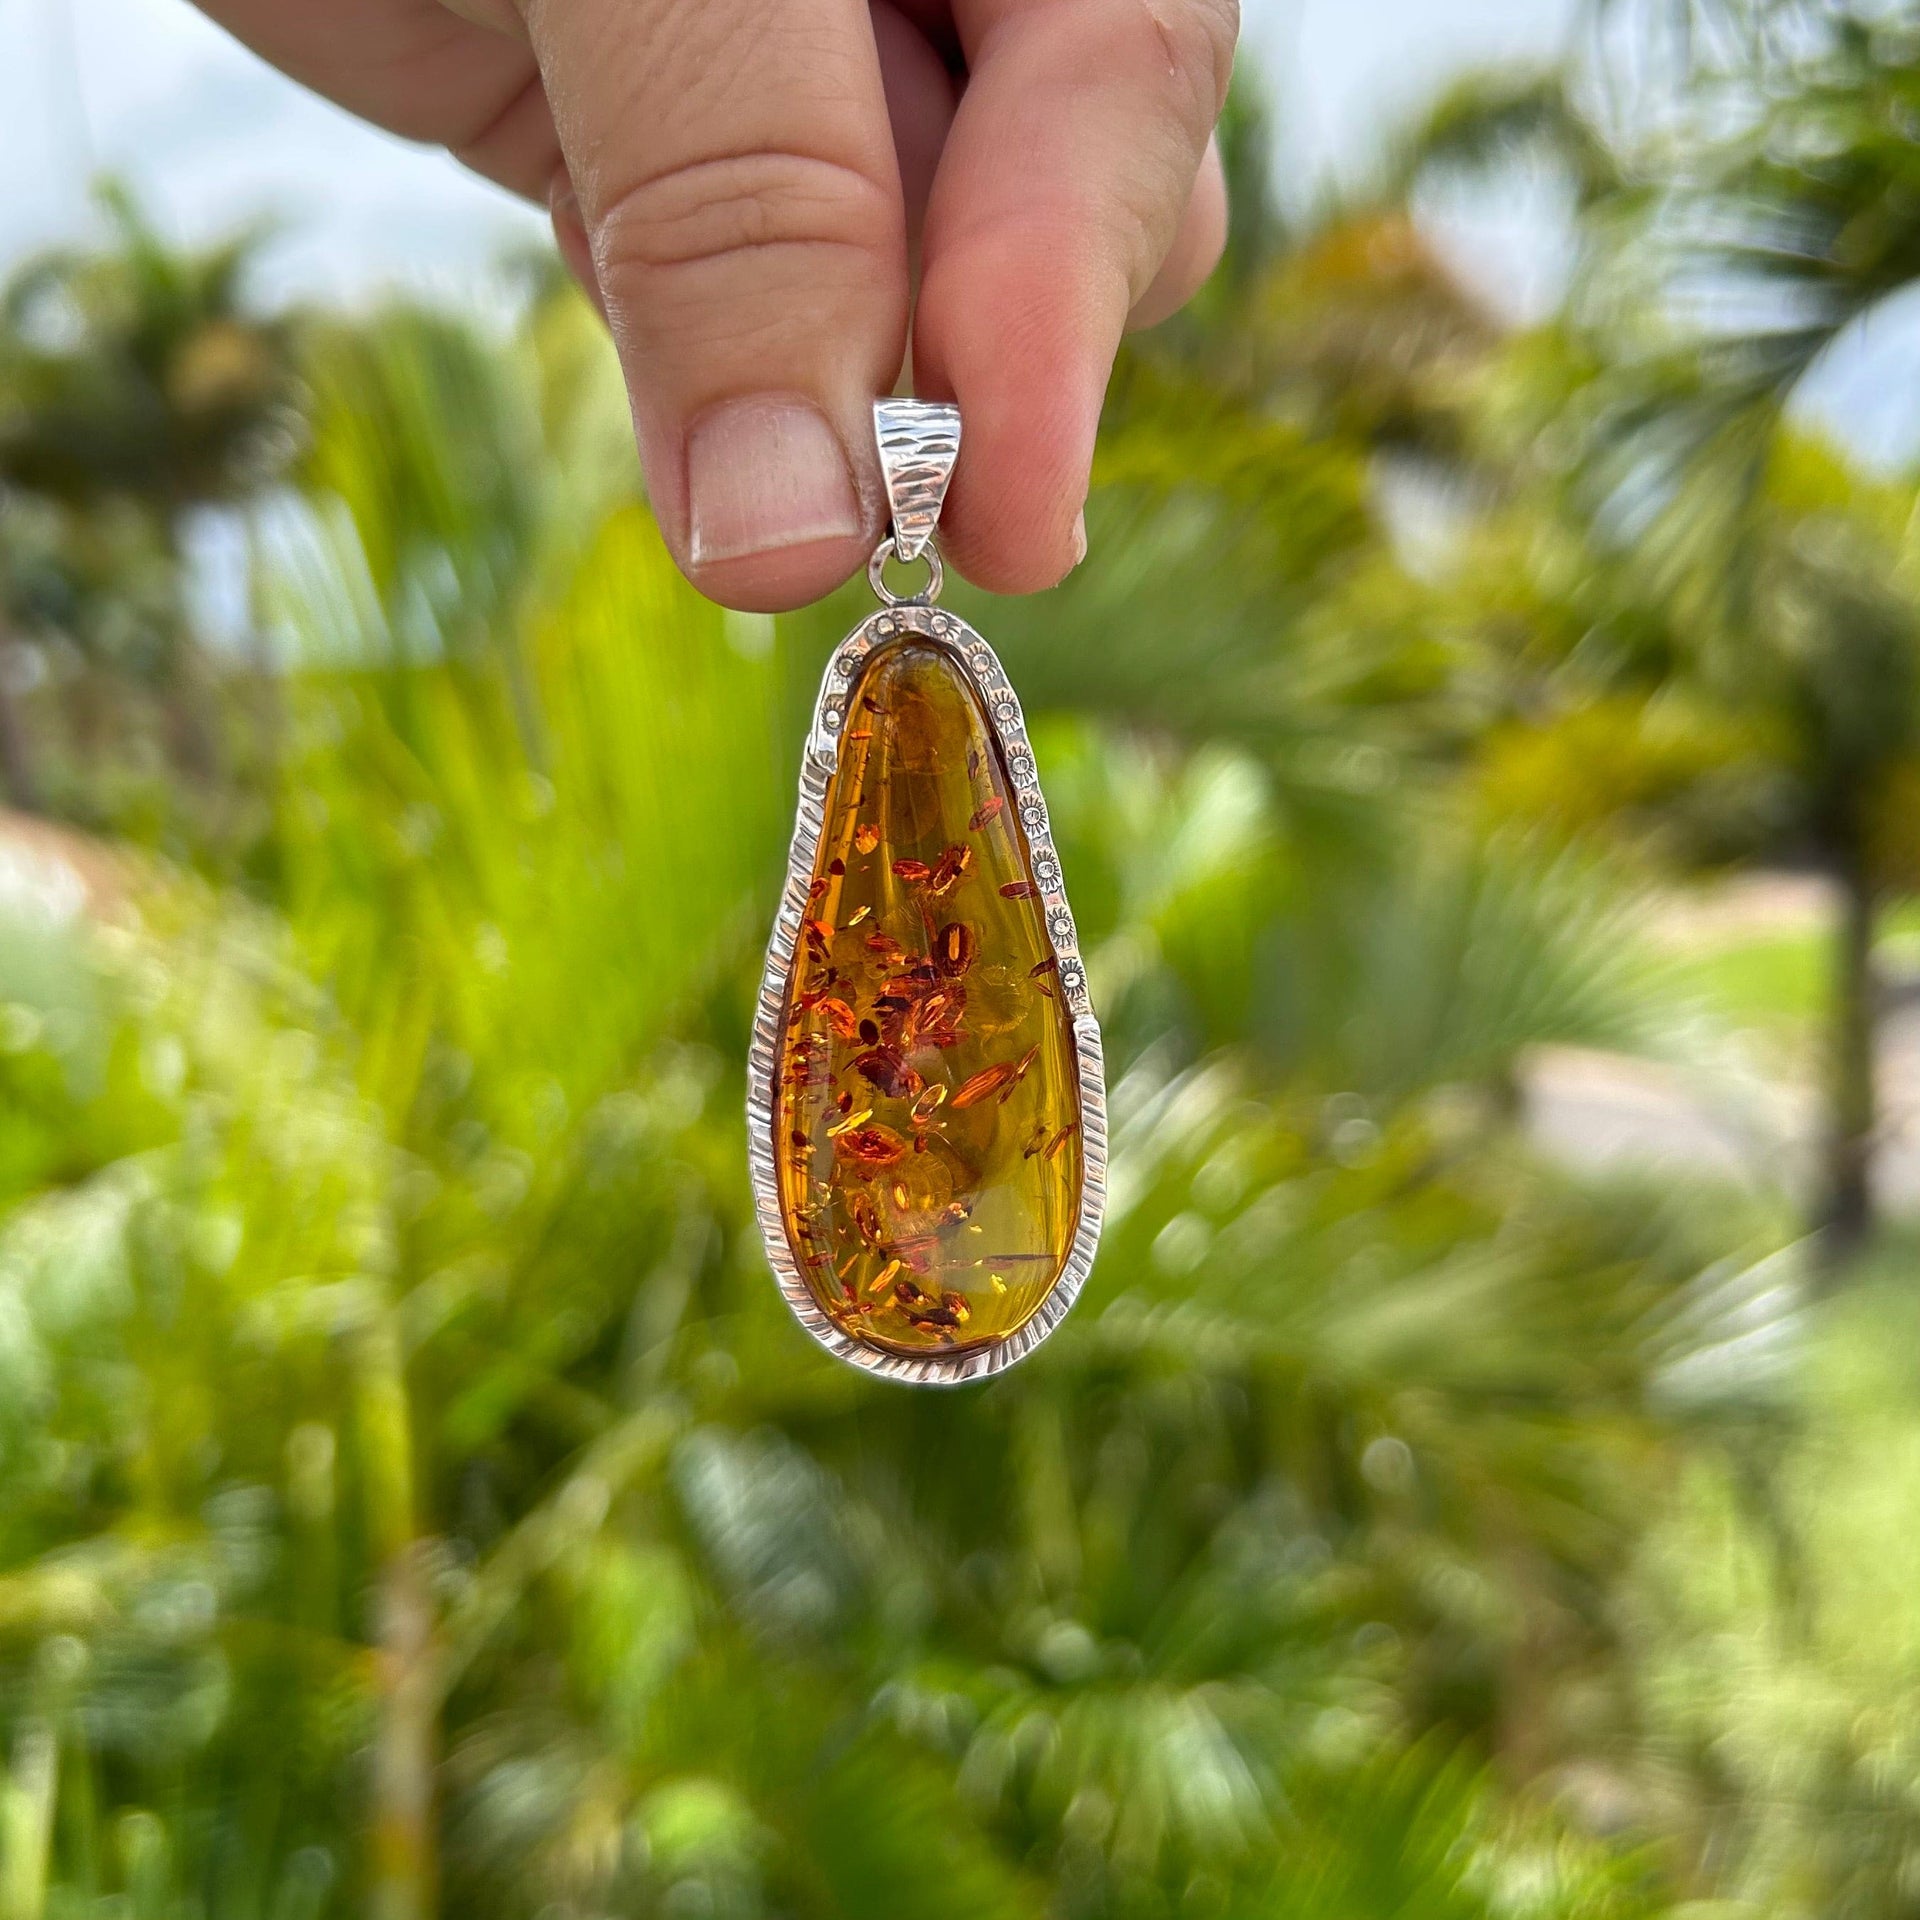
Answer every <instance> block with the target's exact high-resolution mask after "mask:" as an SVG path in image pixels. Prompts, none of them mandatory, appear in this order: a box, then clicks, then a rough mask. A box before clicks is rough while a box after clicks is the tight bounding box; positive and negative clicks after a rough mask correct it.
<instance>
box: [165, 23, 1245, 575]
mask: <svg viewBox="0 0 1920 1920" xmlns="http://www.w3.org/2000/svg"><path fill="white" fill-rule="evenodd" d="M201 5H202V6H203V8H204V10H205V11H206V12H208V13H210V14H212V15H213V16H214V17H215V18H216V19H218V20H220V21H221V22H222V23H223V24H224V25H225V26H226V27H228V28H229V29H230V30H231V31H232V32H233V33H235V34H236V35H238V36H239V37H240V38H241V39H242V40H244V41H246V42H247V43H248V44H249V45H250V46H252V47H253V48H255V49H256V50H257V51H258V52H260V53H261V54H263V55H264V56H265V57H266V58H267V59H269V60H271V61H272V62H273V63H274V64H275V65H276V66H279V67H281V68H283V69H284V70H285V71H286V72H288V73H290V74H292V75H294V76H295V77H296V78H298V79H300V80H303V81H305V82H306V83H307V84H309V85H310V86H313V87H315V88H317V89H318V90H319V91H321V92H322V93H325V94H327V95H329V96H330V97H331V98H333V99H334V100H337V101H339V102H340V103H341V104H342V105H343V106H346V107H348V108H350V109H351V110H352V111H354V112H356V113H358V114H361V115H363V116H364V117H365V118H367V119H369V120H373V121H377V122H378V123H379V124H380V125H382V126H385V127H389V128H391V129H392V130H393V131H395V132H396V133H400V134H404V135H406V136H407V137H409V138H412V139H416V140H426V141H432V142H435V143H437V144H440V145H443V146H446V147H448V148H450V149H451V150H452V151H453V152H454V153H455V154H456V155H457V156H458V157H459V158H460V159H461V160H463V161H464V162H465V163H466V164H467V165H469V166H471V167H473V168H475V169H476V170H477V171H479V172H480V173H483V174H485V175H487V176H488V177H489V178H491V179H494V180H498V181H500V182H501V183H503V184H504V185H506V186H508V187H510V188H513V189H514V190H515V191H517V192H520V193H523V194H526V195H529V196H531V197H534V198H537V199H543V200H546V201H547V202H548V203H549V204H550V206H551V208H552V212H553V222H554V229H555V233H556V235H557V237H558V240H559V244H560V247H561V250H562V252H563V253H564V254H565V256H566V258H567V261H568V263H569V265H570V266H571V267H572V269H573V271H574V272H575V274H576V275H577V276H578V277H579V278H580V279H581V281H582V282H583V283H584V284H585V285H586V286H587V287H588V289H589V291H591V292H592V293H593V294H594V297H595V298H596V299H597V300H598V302H599V304H600V305H601V307H602V309H603V311H604V312H605V313H606V316H607V319H608V322H609V324H610V326H611V327H612V330H613V337H614V341H615V343H616V345H617V347H618V349H619V353H620V358H621V363H622V366H623V368H624V370H625V374H626V381H627V388H628V392H629V395H630V397H631V401H632V406H633V418H634V428H635V432H636V434H637V435H638V438H639V443H640V452H641V458H642V462H643V464H644V467H645V470H646V475H647V482H648V490H649V493H650V496H651V498H652V501H653V506H654V511H655V513H656V514H657V516H658V518H659V521H660V524H661V527H662V530H663V531H664V533H665V535H666V538H667V540H668V542H669V544H670V545H671V546H672V548H673V550H674V553H675V554H676V556H677V557H678V558H679V560H680V563H681V565H682V566H683V567H685V569H686V570H687V573H688V575H689V577H690V578H691V579H692V580H693V581H694V582H695V584H696V585H697V586H699V587H700V588H701V589H702V590H703V591H704V592H706V593H709V594H711V595H712V596H713V597H714V598H715V599H718V600H722V601H725V602H727V603H728V604H730V605H733V606H736V607H743V608H749V609H760V610H772V609H777V608H783V607H791V606H797V605H800V604H802V603H803V602H805V601H807V600H811V599H815V598H817V597H818V596H819V595H820V594H822V593H824V592H826V591H827V590H828V589H830V588H832V587H834V586H836V585H838V584H839V582H840V581H842V580H844V579H845V578H846V577H847V576H848V575H849V574H851V573H852V572H853V571H854V570H855V569H856V568H857V567H859V566H860V565H862V564H863V563H864V562H865V560H866V558H867V556H868V554H869V553H870V552H871V551H872V548H873V546H874V544H875V543H876V541H877V540H878V539H879V537H880V534H881V532H882V530H883V523H884V520H885V505H884V497H883V494H882V490H881V487H880V481H879V473H878V467H877V462H876V459H875V456H874V452H873V447H872V438H871V428H870V424H869V408H870V404H871V402H872V401H873V399H874V398H875V397H876V396H879V395H881V394H885V393H888V392H890V391H891V390H892V389H893V386H894V384H895V381H896V379H897V377H898V375H899V372H900V367H901V362H902V358H903V355H904V352H905V347H906V339H907V323H908V314H909V310H910V308H911V310H912V312H913V357H914V372H915V378H916V384H917V387H918V390H919V391H920V392H921V393H922V394H923V395H925V396H927V397H929V398H952V399H955V400H957V401H958V402H959V403H960V406H961V409H962V412H963V415H964V417H965V421H966V442H965V447H964V449H963V452H962V454H961V459H960V464H959V468H958V471H957V472H956V474H955V476H954V481H953V487H952V491H951V493H950V495H949V497H948V502H947V508H946V513H945V516H944V518H943V520H942V523H941V541H942V548H943V551H944V552H945V553H946V555H947V557H948V558H949V559H950V560H951V561H953V563H954V564H955V565H957V566H958V567H959V568H960V569H961V571H963V572H964V573H965V574H967V575H968V577H969V578H971V579H973V580H975V581H977V582H978V583H979V584H980V585H982V586H986V587H991V588H995V589H998V590H1001V591H1005V592H1027V591H1031V590H1033V589H1035V588H1039V587H1046V586H1051V585H1052V584H1053V583H1054V582H1055V581H1057V580H1059V579H1060V578H1061V577H1062V575H1064V574H1065V573H1066V572H1067V571H1068V570H1069V569H1070V568H1071V567H1072V566H1073V565H1074V564H1075V562H1076V561H1077V560H1078V559H1079V558H1080V556H1081V554H1082V553H1083V552H1084V550H1085V534H1084V530H1083V523H1082V522H1081V519H1080V509H1081V505H1082V502H1083V501H1084V500H1085V497H1086V490H1087V479H1088V472H1089V468H1090V466H1091V462H1092V457H1093V440H1094V430H1095V427H1096V425H1097V422H1098V419H1099V412H1100V403H1101V399H1102V396H1103V394H1104V392H1105V389H1106V383H1107V379H1108V376H1109V374H1110V373H1111V371H1112V366H1113V357H1114V354H1115V351H1116V350H1117V348H1118V345H1119V341H1120V336H1121V333H1122V332H1123V330H1124V329H1125V328H1126V327H1127V326H1128V325H1129V324H1135V325H1146V324H1150V323H1151V322H1152V321H1154V320H1157V319H1160V318H1163V317H1164V316H1165V315H1167V314H1169V313H1171V312H1173V311H1174V310H1175V309H1176V308H1177V307H1178V306H1180V305H1181V304H1182V303H1183V302H1184V301H1185V300H1186V299H1187V297H1188V296H1189V295H1190V294H1191V293H1192V292H1193V291H1194V290H1195V288H1197V287H1198V286H1199V284H1200V282H1201V281H1202V280H1204V279H1205V277H1206V275H1207V274H1208V273H1209V272H1210V271H1211V269H1212V267H1213V265H1214V262H1215V261H1216V260H1217V259H1218V257H1219V253H1220V249H1221V247H1222V245H1223V243H1224V240H1225V235H1226V194H1225V188H1224V186H1223V184H1222V180H1221V175H1220V167H1219V161H1218V157H1217V155H1216V153H1215V151H1214V149H1213V147H1212V145H1211V143H1210V136H1211V133H1212V129H1213V125H1214V121H1215V120H1216V118H1217V117H1218V115H1219V112H1220V108H1221V105H1222V103H1223V101H1224V99H1225V94H1226V85H1227V75H1228V70H1229V67H1230V65H1231V61H1232V56H1233V43H1234V37H1235V32H1236V28H1237V24H1238V7H1237V4H1236V3H1235V0H872V4H871V5H869V4H868V0H327V3H326V4H325V5H323V6H314V5H311V4H309V3H308V0H201ZM910 262H912V263H917V266H918V276H917V278H918V293H917V301H916V299H915V295H914V292H913V277H912V268H911V265H910Z"/></svg>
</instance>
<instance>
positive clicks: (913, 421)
mask: <svg viewBox="0 0 1920 1920" xmlns="http://www.w3.org/2000/svg"><path fill="white" fill-rule="evenodd" d="M873 437H874V440H875V441H876V442H877V443H878V445H879V448H880V472H881V476H882V477H883V478H884V479H885V481H886V483H887V504H888V505H889V506H890V507H891V508H892V509H893V550H894V552H895V553H896V554H897V555H898V556H899V557H900V558H901V559H902V560H918V559H919V558H920V556H921V555H922V554H923V553H925V552H926V551H927V543H928V542H929V541H930V540H931V539H932V538H933V529H934V526H935V524H936V523H937V522H938V520H939V518H940V508H941V506H942V504H943V503H944V502H945V500H946V497H947V482H948V481H950V480H951V479H952V478H953V464H954V462H955V461H956V460H957V459H959V457H960V409H959V408H958V407H954V406H946V405H943V404H941V403H939V402H937V401H933V400H876V401H875V402H874V403H873Z"/></svg>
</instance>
